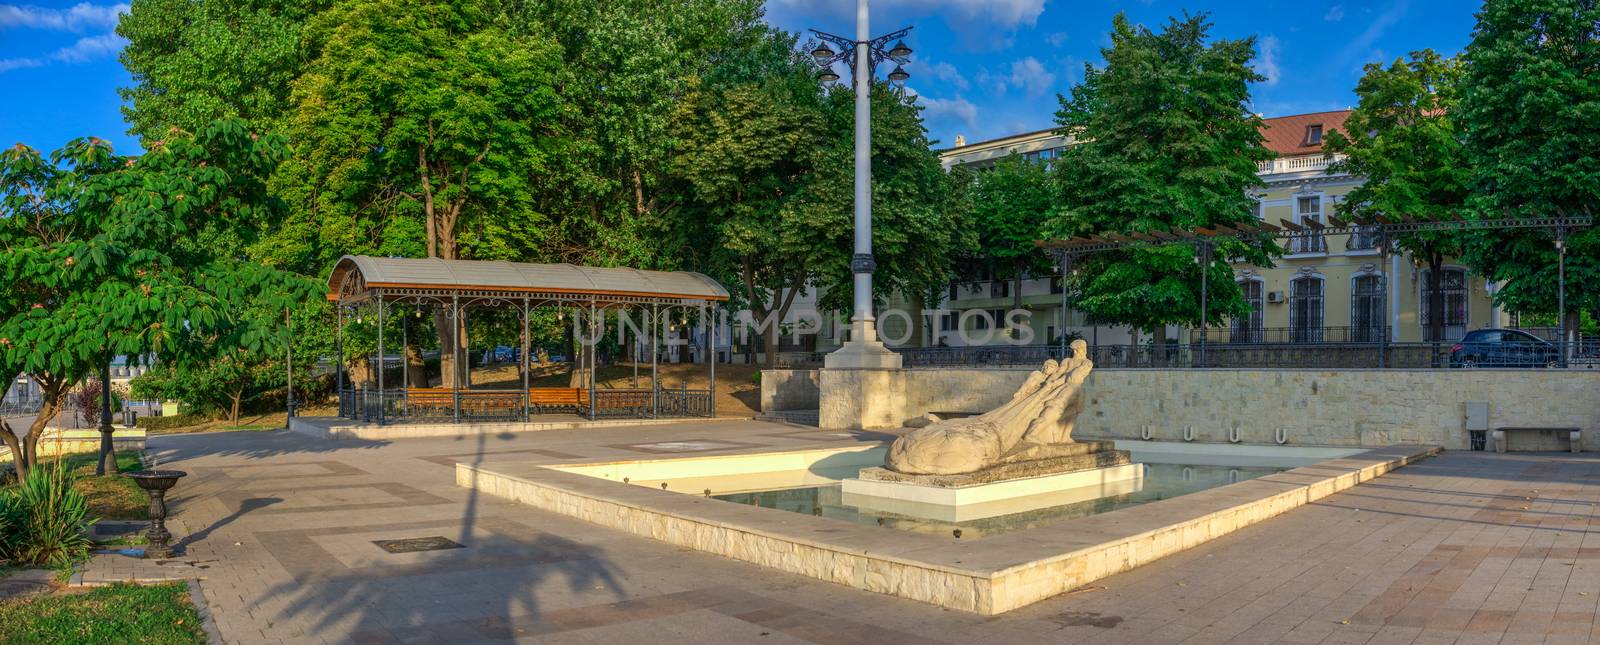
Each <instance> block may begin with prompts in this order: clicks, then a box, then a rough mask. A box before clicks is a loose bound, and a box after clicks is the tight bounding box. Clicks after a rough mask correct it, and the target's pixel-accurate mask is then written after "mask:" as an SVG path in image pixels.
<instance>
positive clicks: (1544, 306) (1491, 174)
mask: <svg viewBox="0 0 1600 645" xmlns="http://www.w3.org/2000/svg"><path fill="white" fill-rule="evenodd" d="M1463 59H1464V68H1465V69H1464V73H1463V76H1462V80H1461V85H1462V88H1461V100H1460V108H1459V116H1458V117H1457V118H1456V120H1457V121H1458V122H1459V123H1460V124H1461V125H1462V128H1463V130H1464V131H1465V149H1466V154H1467V158H1468V160H1469V161H1470V164H1471V177H1470V182H1471V188H1472V192H1473V198H1472V203H1473V205H1474V209H1475V210H1476V211H1477V212H1478V213H1479V214H1480V215H1482V216H1489V215H1492V216H1496V217H1504V216H1511V217H1554V216H1574V215H1594V214H1595V204H1596V203H1600V155H1597V154H1596V153H1595V151H1596V149H1597V147H1600V4H1596V3H1594V2H1590V1H1588V0H1488V1H1486V2H1485V3H1484V4H1483V8H1482V9H1481V10H1479V12H1478V24H1477V27H1476V28H1475V29H1474V30H1473V34H1472V42H1471V43H1470V44H1468V46H1467V49H1466V51H1465V52H1464V53H1463ZM1567 244H1568V249H1569V251H1568V254H1567V263H1566V264H1567V266H1566V271H1567V282H1568V284H1569V285H1573V284H1577V285H1585V288H1581V289H1572V288H1570V287H1569V289H1568V296H1567V304H1568V307H1569V312H1568V315H1569V317H1570V316H1573V315H1574V313H1573V311H1572V310H1573V309H1576V308H1581V309H1587V310H1589V311H1592V312H1595V313H1596V314H1597V316H1600V290H1597V289H1595V288H1593V287H1594V285H1595V284H1600V230H1597V229H1595V228H1593V227H1590V228H1588V229H1586V230H1584V231H1580V232H1575V233H1573V234H1571V235H1570V236H1569V238H1568V241H1567ZM1467 257H1468V260H1469V262H1470V263H1471V264H1472V265H1473V266H1474V267H1475V268H1476V269H1477V270H1478V271H1480V272H1482V273H1484V274H1485V275H1487V276H1489V277H1490V278H1491V279H1493V280H1497V281H1504V282H1505V286H1504V288H1503V289H1500V290H1499V291H1497V292H1496V293H1495V299H1496V301H1497V302H1498V303H1500V304H1501V306H1504V307H1506V308H1507V309H1510V310H1512V311H1524V312H1555V310H1556V300H1557V294H1556V285H1557V279H1556V277H1557V276H1556V260H1557V257H1556V249H1555V245H1554V243H1553V242H1552V240H1551V238H1550V235H1549V233H1548V232H1546V231H1537V232H1534V231H1528V232H1523V231H1496V232H1495V233H1494V235H1492V236H1487V235H1486V236H1478V237H1477V239H1476V240H1474V242H1473V243H1472V244H1471V245H1470V246H1469V248H1468V252H1467ZM1575 320H1576V319H1575V318H1569V322H1575ZM1568 327H1569V328H1572V327H1575V325H1572V324H1569V325H1568Z"/></svg>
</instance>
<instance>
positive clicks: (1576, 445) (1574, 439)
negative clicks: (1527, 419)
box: [1491, 427, 1583, 452]
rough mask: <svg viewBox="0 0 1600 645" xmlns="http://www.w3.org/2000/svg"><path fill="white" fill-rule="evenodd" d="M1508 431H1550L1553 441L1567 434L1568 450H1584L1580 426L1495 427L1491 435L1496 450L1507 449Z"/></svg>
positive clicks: (1553, 448) (1502, 450)
mask: <svg viewBox="0 0 1600 645" xmlns="http://www.w3.org/2000/svg"><path fill="white" fill-rule="evenodd" d="M1507 432H1517V433H1527V432H1544V433H1550V434H1551V436H1550V437H1549V439H1550V440H1551V442H1557V441H1560V437H1561V436H1562V435H1565V436H1566V437H1567V440H1568V445H1567V449H1568V450H1570V451H1572V452H1581V451H1582V450H1583V430H1581V429H1579V428H1515V427H1507V428H1495V429H1494V432H1493V433H1491V436H1492V437H1493V439H1494V451H1495V452H1505V451H1506V433H1507ZM1540 449H1542V448H1540ZM1549 449H1550V450H1559V449H1560V448H1555V447H1552V448H1549Z"/></svg>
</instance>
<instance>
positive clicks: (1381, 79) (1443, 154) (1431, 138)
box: [1327, 50, 1470, 341]
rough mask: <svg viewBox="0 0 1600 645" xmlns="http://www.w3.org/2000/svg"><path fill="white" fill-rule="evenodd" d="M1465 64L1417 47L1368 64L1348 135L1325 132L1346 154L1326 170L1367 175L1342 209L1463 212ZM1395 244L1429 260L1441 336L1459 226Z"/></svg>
mask: <svg viewBox="0 0 1600 645" xmlns="http://www.w3.org/2000/svg"><path fill="white" fill-rule="evenodd" d="M1460 79H1461V66H1460V64H1459V63H1458V62H1457V61H1456V60H1454V59H1447V58H1443V57H1441V56H1439V54H1437V53H1435V52H1434V51H1433V50H1422V51H1419V52H1413V53H1412V54H1411V57H1410V60H1404V59H1396V60H1395V61H1394V62H1393V63H1391V64H1390V65H1389V66H1388V67H1384V66H1383V65H1382V64H1379V63H1370V64H1368V65H1367V66H1366V71H1365V73H1364V74H1363V75H1362V77H1361V81H1360V82H1359V83H1357V84H1356V96H1358V97H1360V102H1359V103H1358V104H1357V106H1356V109H1355V110H1353V111H1351V113H1350V118H1349V119H1348V120H1346V121H1345V126H1344V129H1345V130H1346V131H1349V132H1355V133H1359V134H1357V135H1355V136H1348V135H1346V134H1345V132H1340V131H1334V132H1330V133H1329V134H1328V136H1327V149H1328V151H1329V154H1330V155H1331V154H1335V153H1338V154H1344V155H1346V156H1345V158H1343V159H1341V160H1339V161H1337V162H1335V163H1333V164H1331V165H1329V167H1328V172H1329V173H1336V172H1345V173H1350V174H1352V175H1357V176H1361V177H1365V178H1366V181H1365V183H1363V184H1362V185H1360V186H1358V187H1356V189H1355V190H1352V191H1350V194H1349V196H1348V197H1347V198H1346V199H1345V200H1344V201H1342V202H1340V203H1339V205H1338V207H1337V208H1338V211H1339V213H1340V214H1341V215H1346V216H1351V217H1357V218H1360V219H1370V218H1373V217H1378V216H1384V217H1392V218H1417V219H1430V220H1434V219H1438V220H1448V219H1451V218H1454V217H1459V216H1461V215H1462V213H1463V212H1464V210H1465V208H1466V205H1467V199H1468V196H1469V194H1470V191H1469V188H1468V183H1469V181H1470V177H1469V173H1470V168H1469V167H1468V163H1467V159H1466V152H1465V150H1464V149H1463V148H1462V145H1461V139H1462V137H1461V132H1460V129H1459V128H1458V126H1457V125H1456V122H1455V114H1456V111H1457V110H1456V107H1457V105H1458V99H1459V94H1458V86H1459V83H1460ZM1392 243H1393V245H1394V246H1395V247H1396V248H1398V249H1400V250H1402V251H1405V252H1406V253H1408V254H1410V255H1412V256H1413V257H1416V258H1418V259H1420V260H1421V261H1423V262H1425V263H1427V265H1428V305H1427V307H1428V311H1431V312H1434V313H1433V315H1432V316H1431V317H1430V318H1429V321H1428V329H1429V338H1431V339H1433V340H1436V341H1437V340H1442V339H1443V338H1444V323H1445V317H1444V315H1443V313H1442V312H1444V291H1443V290H1442V289H1440V286H1439V284H1440V280H1441V279H1442V275H1443V273H1444V260H1445V258H1446V257H1449V256H1454V255H1457V254H1459V253H1460V252H1461V249H1462V235H1461V234H1460V233H1458V232H1454V231H1424V232H1416V233H1405V234H1401V235H1398V236H1396V237H1395V238H1394V239H1393V240H1392Z"/></svg>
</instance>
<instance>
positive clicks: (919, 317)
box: [909, 291, 933, 347]
mask: <svg viewBox="0 0 1600 645" xmlns="http://www.w3.org/2000/svg"><path fill="white" fill-rule="evenodd" d="M927 308H928V297H927V296H926V295H925V294H923V293H922V292H921V291H918V292H916V293H914V294H912V295H911V310H912V311H911V321H912V324H911V342H910V343H909V346H911V347H930V346H931V345H929V344H928V338H929V337H930V336H932V335H933V334H931V333H929V330H928V326H929V325H928V321H927V320H926V316H924V315H923V312H924V311H926V310H927Z"/></svg>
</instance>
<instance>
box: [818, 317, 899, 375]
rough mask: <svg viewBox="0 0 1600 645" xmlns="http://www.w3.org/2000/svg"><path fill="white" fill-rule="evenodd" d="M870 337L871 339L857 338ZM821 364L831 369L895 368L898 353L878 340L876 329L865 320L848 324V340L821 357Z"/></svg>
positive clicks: (896, 367)
mask: <svg viewBox="0 0 1600 645" xmlns="http://www.w3.org/2000/svg"><path fill="white" fill-rule="evenodd" d="M866 338H870V339H872V340H858V339H866ZM822 366H823V367H824V368H826V369H831V370H897V369H900V367H901V364H900V355H899V354H897V353H895V352H894V350H891V349H889V348H888V347H885V346H884V344H883V341H880V340H878V333H877V330H876V329H874V328H873V324H872V323H870V322H866V321H859V320H858V321H855V322H853V323H851V324H850V342H847V343H845V344H844V345H843V346H841V347H840V348H839V349H836V350H834V351H833V352H831V353H829V354H828V355H827V356H824V357H822Z"/></svg>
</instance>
